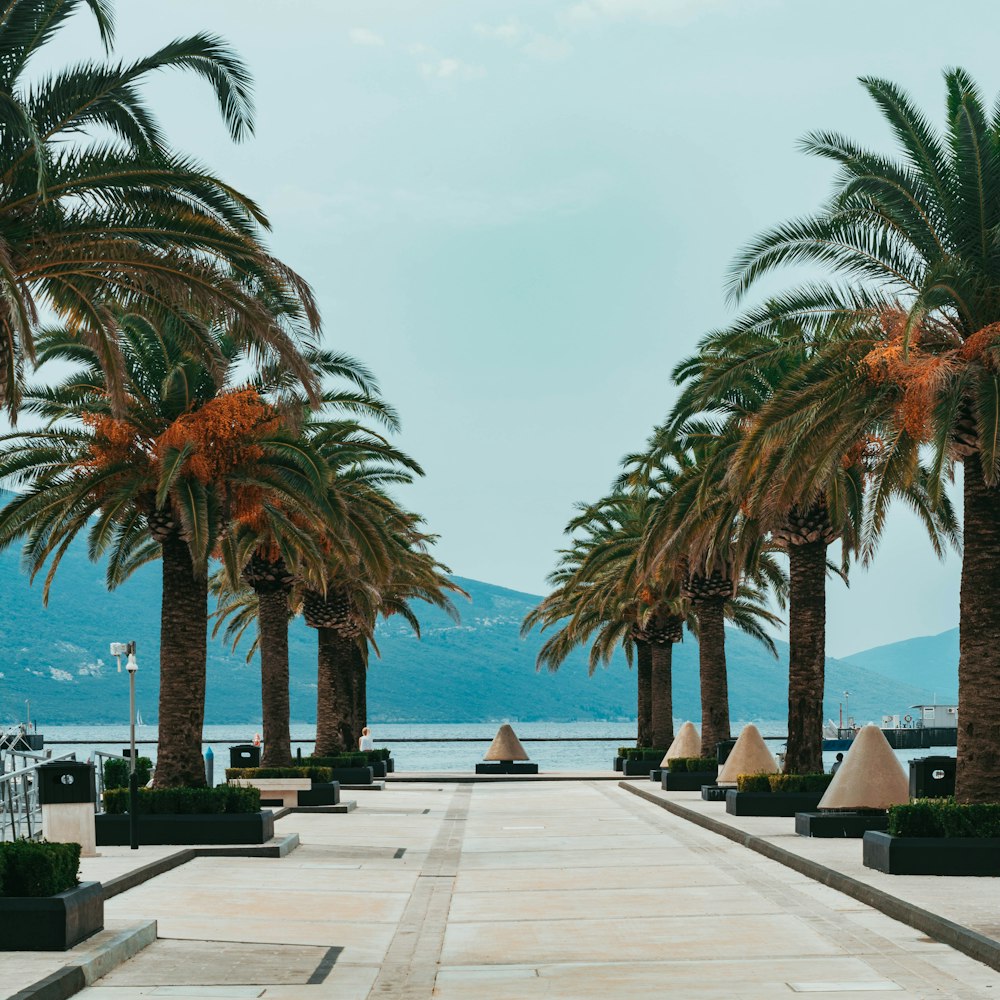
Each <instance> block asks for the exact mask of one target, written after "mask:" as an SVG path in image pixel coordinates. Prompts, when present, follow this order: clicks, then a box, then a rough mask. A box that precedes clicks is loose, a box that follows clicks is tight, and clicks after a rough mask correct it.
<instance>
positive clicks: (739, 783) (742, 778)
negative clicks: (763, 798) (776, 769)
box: [736, 774, 772, 792]
mask: <svg viewBox="0 0 1000 1000" xmlns="http://www.w3.org/2000/svg"><path fill="white" fill-rule="evenodd" d="M771 777H772V775H770V774H738V775H737V776H736V790H737V791H738V792H769V791H771V782H770V781H769V780H768V779H769V778H771Z"/></svg>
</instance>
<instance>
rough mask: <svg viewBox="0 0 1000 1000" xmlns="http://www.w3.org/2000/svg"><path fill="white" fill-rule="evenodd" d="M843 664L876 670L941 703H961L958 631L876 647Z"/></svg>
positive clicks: (847, 658) (954, 629) (846, 658)
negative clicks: (926, 692) (925, 693)
mask: <svg viewBox="0 0 1000 1000" xmlns="http://www.w3.org/2000/svg"><path fill="white" fill-rule="evenodd" d="M843 662H844V663H850V664H852V665H853V666H857V667H862V668H863V669H865V670H874V671H875V672H876V673H878V674H881V675H882V676H883V677H888V678H889V679H890V680H896V681H901V682H903V683H906V684H915V685H916V686H917V687H922V688H926V689H927V690H929V691H931V692H932V693H933V694H936V695H937V700H938V701H939V702H941V703H948V702H955V701H957V700H958V629H957V628H953V629H950V630H949V631H947V632H941V633H939V634H938V635H923V636H918V637H917V638H914V639H904V640H903V641H902V642H892V643H889V644H888V645H886V646H876V647H875V648H874V649H866V650H865V651H864V652H862V653H854V654H853V655H852V656H847V657H844V661H843ZM848 690H850V689H848Z"/></svg>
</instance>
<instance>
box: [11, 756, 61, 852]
mask: <svg viewBox="0 0 1000 1000" xmlns="http://www.w3.org/2000/svg"><path fill="white" fill-rule="evenodd" d="M75 759H76V754H75V753H65V754H61V755H60V756H58V757H53V756H52V751H51V750H49V751H47V752H45V753H32V752H29V751H25V750H17V751H13V750H5V751H3V752H2V753H0V841H5V840H20V839H22V838H25V839H27V840H38V839H39V838H40V837H41V835H42V806H41V803H40V802H39V801H38V786H39V783H40V782H39V777H38V765H39V764H44V763H46V762H48V761H53V760H75Z"/></svg>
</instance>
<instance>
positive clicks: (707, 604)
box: [695, 598, 731, 757]
mask: <svg viewBox="0 0 1000 1000" xmlns="http://www.w3.org/2000/svg"><path fill="white" fill-rule="evenodd" d="M695 603H696V610H697V612H698V669H699V673H700V677H701V755H702V756H703V757H714V756H715V749H716V748H715V745H716V743H719V742H720V741H722V740H728V739H730V738H731V733H730V729H729V677H728V675H727V672H726V626H725V617H724V615H723V608H724V606H725V601H724V600H719V599H717V598H710V599H708V600H702V601H696V602H695Z"/></svg>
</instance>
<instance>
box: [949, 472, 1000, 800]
mask: <svg viewBox="0 0 1000 1000" xmlns="http://www.w3.org/2000/svg"><path fill="white" fill-rule="evenodd" d="M964 478H965V484H964V491H965V496H964V500H965V517H964V527H963V541H964V546H963V558H962V594H961V600H960V604H959V608H960V611H959V656H958V773H957V775H956V782H955V798H956V800H957V801H959V802H996V801H998V800H1000V683H998V681H1000V489H997V488H995V487H989V486H987V485H986V483H984V482H983V472H982V466H981V464H980V461H979V456H978V455H977V454H974V455H970V456H969V457H968V458H966V459H965V477H964Z"/></svg>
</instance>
